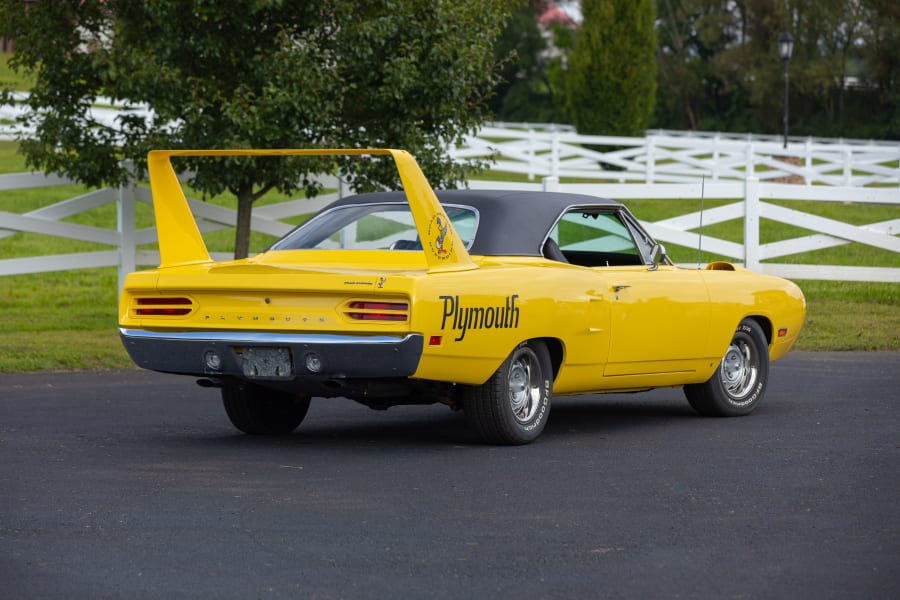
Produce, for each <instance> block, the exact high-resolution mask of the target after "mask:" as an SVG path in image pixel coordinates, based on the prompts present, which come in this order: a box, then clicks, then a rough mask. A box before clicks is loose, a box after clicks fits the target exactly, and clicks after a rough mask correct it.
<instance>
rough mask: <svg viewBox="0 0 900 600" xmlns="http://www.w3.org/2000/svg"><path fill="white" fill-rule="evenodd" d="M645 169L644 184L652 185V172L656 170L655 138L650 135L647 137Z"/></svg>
mask: <svg viewBox="0 0 900 600" xmlns="http://www.w3.org/2000/svg"><path fill="white" fill-rule="evenodd" d="M646 144H647V167H646V170H645V174H644V181H645V183H653V176H654V174H655V173H654V171H655V170H656V138H655V137H653V136H652V135H648V136H647V142H646Z"/></svg>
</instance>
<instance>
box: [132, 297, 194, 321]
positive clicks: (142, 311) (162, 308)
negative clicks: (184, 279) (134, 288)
mask: <svg viewBox="0 0 900 600" xmlns="http://www.w3.org/2000/svg"><path fill="white" fill-rule="evenodd" d="M193 309H194V303H193V302H191V299H190V298H162V297H156V296H154V297H152V298H138V299H137V308H136V309H135V314H137V315H138V316H141V317H181V316H184V315H186V314H188V313H190V312H191V311H192V310H193Z"/></svg>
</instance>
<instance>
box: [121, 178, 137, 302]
mask: <svg viewBox="0 0 900 600" xmlns="http://www.w3.org/2000/svg"><path fill="white" fill-rule="evenodd" d="M136 195H137V188H136V186H135V183H134V181H133V180H132V181H130V182H129V183H128V184H126V185H121V186H119V189H118V198H116V229H117V231H118V233H119V291H120V292H121V291H122V284H123V283H125V276H126V275H127V274H128V273H131V272H132V271H134V270H135V268H136V256H137V249H136V246H135V244H136V240H135V235H134V203H135V196H136Z"/></svg>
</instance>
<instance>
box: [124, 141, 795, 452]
mask: <svg viewBox="0 0 900 600" xmlns="http://www.w3.org/2000/svg"><path fill="white" fill-rule="evenodd" d="M185 155H191V156H235V155H237V156H253V155H276V156H286V155H376V156H381V157H382V159H383V160H393V162H394V163H395V164H396V167H397V169H398V171H399V175H400V180H401V182H402V184H403V191H398V192H385V193H372V194H360V195H355V196H351V197H348V198H344V199H342V200H339V201H337V202H335V203H333V204H332V205H330V206H329V207H327V208H325V209H324V210H322V211H321V212H319V213H318V214H316V215H315V216H314V217H312V218H310V219H309V220H308V221H307V222H305V223H304V224H302V225H301V226H299V227H298V228H296V229H295V230H294V231H292V232H291V233H289V234H288V235H286V236H285V237H284V238H283V239H281V240H279V241H278V242H276V243H275V244H274V245H273V246H272V247H270V248H269V249H268V250H266V251H265V252H263V253H261V254H259V255H257V256H254V257H251V258H248V259H244V260H234V261H225V262H216V261H213V260H211V259H210V256H209V253H208V251H207V249H206V246H205V244H204V241H203V238H202V236H201V234H200V231H199V229H198V227H197V225H196V223H195V221H194V218H193V217H192V215H191V212H190V209H189V207H188V204H187V202H186V200H185V197H184V193H183V192H182V189H181V187H180V185H179V183H178V180H177V179H176V176H175V172H174V170H173V169H172V166H171V163H170V158H171V157H172V156H185ZM149 171H150V182H151V188H152V192H153V205H154V212H155V215H156V223H157V231H158V237H159V248H160V260H161V264H160V265H159V267H158V268H157V269H153V270H147V271H140V272H136V273H132V274H130V275H128V277H127V278H126V280H125V282H124V286H123V290H122V295H121V301H120V309H119V326H120V334H121V338H122V341H123V343H124V345H125V348H126V349H127V350H128V352H129V354H130V355H131V357H132V359H133V360H134V361H135V363H137V364H138V365H139V366H141V367H144V368H146V369H152V370H155V371H162V372H166V373H181V374H185V375H191V376H194V377H197V378H199V383H201V385H207V386H215V387H219V388H221V392H222V398H223V402H224V405H225V410H226V412H227V414H228V417H229V418H230V420H231V422H232V423H233V424H234V425H235V426H236V427H237V428H238V429H240V430H241V431H244V432H246V433H250V434H284V433H288V432H291V431H293V430H294V429H295V428H296V427H297V426H298V425H299V424H300V422H301V421H302V420H303V418H304V417H305V415H306V412H307V409H308V408H309V402H310V398H311V397H346V398H350V399H352V400H356V401H358V402H361V403H363V404H365V405H368V406H370V407H372V408H376V409H384V408H387V407H390V406H394V405H398V404H428V403H434V402H442V403H444V404H446V405H448V406H450V407H451V408H453V409H463V410H464V411H465V414H466V417H467V421H468V423H469V424H470V426H471V427H472V429H473V430H474V431H475V432H476V433H477V434H478V435H479V436H480V437H481V438H482V439H483V440H485V441H488V442H491V443H500V444H522V443H527V442H530V441H532V440H534V439H535V438H537V437H538V436H539V435H540V433H541V431H542V430H543V429H544V426H545V425H546V424H547V419H548V418H549V414H550V405H551V398H552V397H553V396H554V395H567V394H588V393H591V394H593V393H603V392H624V391H629V392H630V391H639V390H647V389H651V388H657V387H674V386H678V387H683V388H684V392H685V395H686V396H687V399H688V401H689V402H690V404H691V406H693V407H694V409H696V411H697V412H699V413H700V414H703V415H716V416H738V415H746V414H749V413H750V412H751V411H753V409H754V408H756V406H757V405H758V404H759V402H760V401H761V400H762V398H763V395H764V394H765V392H766V384H767V382H768V375H769V363H770V361H774V360H777V359H779V358H780V357H782V356H784V355H785V353H787V352H788V350H789V349H790V348H791V346H792V345H793V344H794V342H795V341H796V339H797V336H798V335H799V333H800V329H801V327H802V324H803V319H804V315H805V301H804V298H803V294H802V293H801V291H800V290H799V288H798V287H797V286H796V285H794V284H793V283H791V282H789V281H786V280H783V279H779V278H776V277H770V276H765V275H759V274H756V273H751V272H749V271H747V270H744V269H742V268H739V267H735V266H733V265H731V264H729V263H724V262H716V263H712V264H710V265H708V266H707V267H706V268H705V269H682V268H677V267H675V266H673V265H672V264H671V262H670V261H669V260H668V258H667V257H666V255H665V251H664V250H663V249H662V247H661V246H660V245H659V244H657V243H656V242H654V240H653V239H651V237H650V236H649V235H647V233H646V232H645V231H644V230H643V229H642V227H641V226H640V224H639V223H638V221H637V220H636V219H635V218H634V217H633V216H632V215H631V214H630V213H629V212H628V210H627V209H626V208H625V207H624V206H623V205H621V204H620V203H618V202H614V201H611V200H604V199H600V198H595V197H592V196H585V195H576V194H566V193H546V192H520V191H472V190H452V191H439V192H437V193H435V192H434V191H433V190H432V189H431V187H430V186H429V184H428V182H427V181H426V179H425V177H424V176H423V174H422V172H421V170H420V169H419V167H418V165H417V164H416V162H415V160H414V159H413V158H412V157H411V156H410V155H409V154H408V153H406V152H404V151H401V150H380V149H378V150H246V151H221V150H220V151H216V150H197V151H194V150H189V151H154V152H151V153H150V155H149Z"/></svg>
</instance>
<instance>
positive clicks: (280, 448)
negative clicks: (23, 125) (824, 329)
mask: <svg viewBox="0 0 900 600" xmlns="http://www.w3.org/2000/svg"><path fill="white" fill-rule="evenodd" d="M898 409H900V353H793V354H790V355H789V356H788V357H786V358H785V359H783V360H782V361H779V362H778V363H775V364H773V365H772V373H771V380H770V384H769V389H768V394H767V397H766V398H765V400H764V402H763V404H761V406H760V407H759V409H758V410H757V411H756V412H755V413H754V414H753V415H751V416H750V417H745V418H736V419H714V418H702V417H699V416H696V415H695V414H694V413H692V411H691V409H690V407H689V406H688V405H687V402H686V401H685V400H684V398H683V395H682V393H681V391H680V390H657V391H654V392H649V393H643V394H629V395H606V396H579V397H571V398H556V399H554V405H553V408H552V412H551V415H550V420H549V423H548V425H547V428H546V430H545V431H544V433H543V435H542V436H541V437H540V438H539V439H538V441H537V442H535V443H533V444H531V445H528V446H522V447H494V446H486V445H483V444H480V443H478V442H477V440H476V439H475V438H474V437H473V436H472V435H471V434H470V433H469V432H468V431H467V429H466V427H465V419H464V418H463V415H462V414H460V413H454V412H452V411H450V410H449V409H447V408H445V407H443V406H440V405H435V406H408V407H397V408H392V409H390V410H388V411H386V412H377V411H372V410H369V409H367V408H365V407H362V406H359V405H357V404H355V403H353V402H351V401H349V400H344V399H331V400H324V399H316V400H314V401H313V404H312V407H311V409H310V412H309V415H308V416H307V419H306V421H304V423H303V424H302V425H301V427H300V429H299V430H298V431H297V432H296V433H294V434H292V435H290V436H286V437H275V438H261V437H251V436H246V435H242V434H240V433H238V432H237V431H236V430H234V429H233V428H232V427H231V425H230V424H229V423H228V421H227V418H226V417H225V413H224V410H223V408H222V406H221V402H220V400H219V397H218V392H217V391H216V390H210V389H204V388H200V387H198V386H196V385H195V384H194V383H193V380H192V379H190V378H183V377H177V376H168V375H161V374H155V373H149V372H144V371H120V372H77V373H41V374H21V375H17V374H16V375H9V374H0V598H9V599H18V598H66V599H77V598H92V599H93V598H128V599H139V598H167V599H168V598H323V599H328V598H397V597H404V598H487V597H490V598H498V599H499V598H517V599H528V598H742V599H743V598H791V599H793V598H816V599H822V598H884V599H892V600H893V599H896V598H900V410H898Z"/></svg>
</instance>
